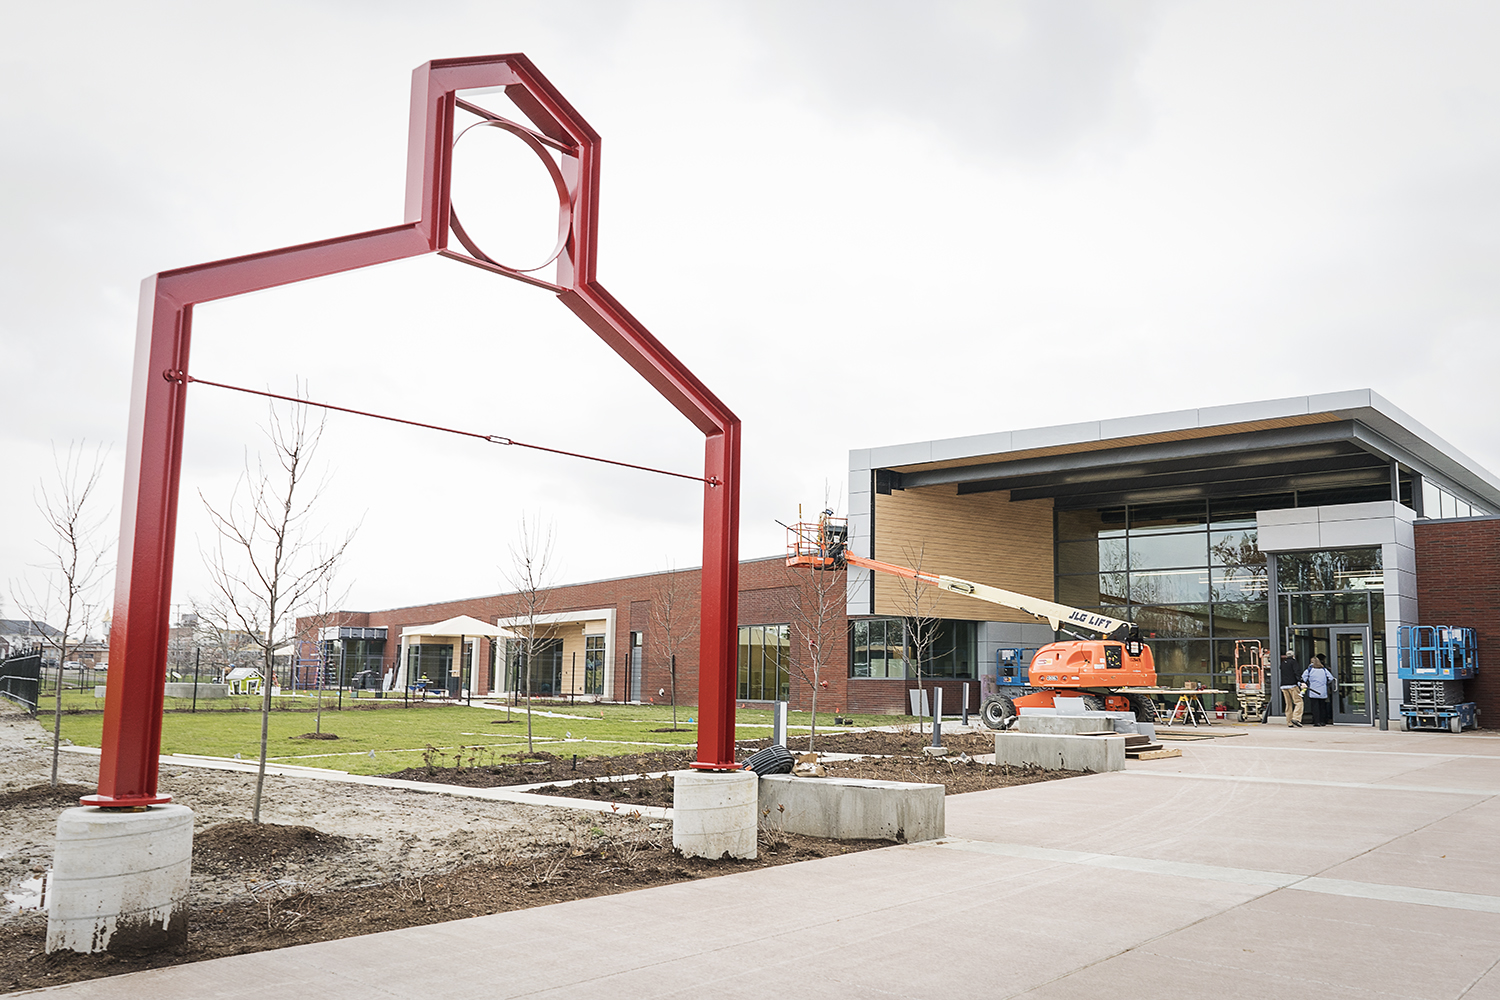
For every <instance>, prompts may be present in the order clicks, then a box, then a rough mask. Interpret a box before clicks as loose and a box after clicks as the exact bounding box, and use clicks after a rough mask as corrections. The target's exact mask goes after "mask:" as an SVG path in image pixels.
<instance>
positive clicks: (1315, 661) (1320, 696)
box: [1302, 653, 1339, 726]
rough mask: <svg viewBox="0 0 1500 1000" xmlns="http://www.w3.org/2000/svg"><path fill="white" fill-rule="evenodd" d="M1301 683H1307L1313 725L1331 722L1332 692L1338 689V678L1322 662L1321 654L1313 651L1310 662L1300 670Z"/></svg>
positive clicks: (1325, 724)
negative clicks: (1304, 668)
mask: <svg viewBox="0 0 1500 1000" xmlns="http://www.w3.org/2000/svg"><path fill="white" fill-rule="evenodd" d="M1302 683H1304V684H1306V685H1307V700H1308V703H1309V704H1310V705H1311V706H1312V717H1313V725H1315V726H1330V725H1332V724H1333V693H1334V692H1335V691H1337V690H1338V686H1339V682H1338V678H1336V677H1334V676H1333V671H1331V670H1329V669H1328V664H1327V663H1325V662H1323V654H1321V653H1314V654H1313V658H1312V662H1311V663H1309V664H1308V665H1307V669H1306V670H1304V671H1302Z"/></svg>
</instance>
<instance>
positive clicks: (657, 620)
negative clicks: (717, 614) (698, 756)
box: [650, 566, 700, 730]
mask: <svg viewBox="0 0 1500 1000" xmlns="http://www.w3.org/2000/svg"><path fill="white" fill-rule="evenodd" d="M655 590H656V593H655V594H654V595H652V596H653V597H654V598H655V600H653V601H652V602H651V615H650V621H651V644H652V645H653V646H655V647H656V652H657V655H659V656H660V657H661V659H662V661H663V662H665V663H666V665H667V671H668V676H669V677H670V678H671V685H672V728H673V729H674V730H675V729H676V728H677V653H678V651H679V650H680V649H682V648H683V646H685V645H686V644H687V643H688V642H689V641H690V640H691V639H692V638H693V636H695V635H697V634H698V625H699V616H700V611H699V609H698V608H695V607H693V606H692V603H691V596H692V595H691V593H690V590H689V588H688V586H687V581H686V580H684V579H683V574H681V573H678V572H677V571H676V569H675V568H673V567H671V566H668V567H667V572H666V573H665V574H663V575H662V576H659V577H657V580H656V587H655Z"/></svg>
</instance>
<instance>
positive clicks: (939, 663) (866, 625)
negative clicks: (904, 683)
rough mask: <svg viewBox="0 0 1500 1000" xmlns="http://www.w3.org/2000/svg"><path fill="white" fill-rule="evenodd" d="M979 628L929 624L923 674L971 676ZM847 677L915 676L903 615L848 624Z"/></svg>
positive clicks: (913, 654) (912, 643) (960, 623)
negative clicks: (929, 630)
mask: <svg viewBox="0 0 1500 1000" xmlns="http://www.w3.org/2000/svg"><path fill="white" fill-rule="evenodd" d="M978 636H979V627H978V625H977V624H976V623H975V622H970V621H956V620H949V619H942V620H940V621H937V622H935V623H934V625H933V629H932V638H931V640H930V641H929V642H928V643H927V649H926V650H925V651H924V655H923V658H922V676H923V677H959V678H962V677H974V676H976V673H975V663H976V653H977V649H978ZM849 638H850V642H849V650H850V662H849V676H850V677H886V678H890V677H894V678H907V677H909V678H912V679H915V678H916V676H917V669H916V664H915V663H914V662H913V660H914V659H915V657H916V646H917V644H916V642H915V641H914V638H913V635H912V630H911V627H910V623H909V622H908V621H907V620H906V619H904V618H868V619H859V620H856V621H853V622H850V623H849Z"/></svg>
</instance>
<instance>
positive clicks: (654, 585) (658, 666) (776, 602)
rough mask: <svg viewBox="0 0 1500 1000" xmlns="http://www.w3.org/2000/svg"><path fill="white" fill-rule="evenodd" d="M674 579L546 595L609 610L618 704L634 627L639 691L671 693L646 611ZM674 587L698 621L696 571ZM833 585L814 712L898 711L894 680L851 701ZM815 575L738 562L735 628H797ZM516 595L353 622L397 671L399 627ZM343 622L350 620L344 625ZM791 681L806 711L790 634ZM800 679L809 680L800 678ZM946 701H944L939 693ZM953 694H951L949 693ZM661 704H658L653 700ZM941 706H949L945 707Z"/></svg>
mask: <svg viewBox="0 0 1500 1000" xmlns="http://www.w3.org/2000/svg"><path fill="white" fill-rule="evenodd" d="M671 575H672V574H667V573H654V574H650V575H646V576H632V577H622V578H620V579H615V580H600V581H596V582H593V583H582V584H573V585H569V586H563V587H554V588H553V589H552V590H550V591H548V593H547V608H546V610H547V612H548V613H560V612H569V611H586V610H593V609H598V608H613V609H614V610H615V635H614V637H613V643H612V644H613V653H614V660H615V662H614V664H613V667H614V675H615V683H614V689H613V690H612V691H608V692H606V694H605V696H606V697H608V698H613V699H615V700H623V699H624V696H625V693H626V692H625V684H626V683H627V678H628V668H629V663H630V633H631V631H632V630H636V631H641V632H644V633H645V637H644V641H645V646H644V649H643V653H642V657H641V660H642V668H641V693H642V695H643V696H647V697H655V696H656V692H657V691H658V690H660V689H662V688H667V689H668V690H670V688H671V671H670V668H669V665H668V661H667V658H666V657H665V656H664V655H662V653H661V651H660V648H659V646H658V645H657V643H656V642H655V641H654V638H653V635H652V624H651V621H650V607H651V605H652V603H653V602H654V601H656V600H658V595H659V592H660V588H661V587H662V586H663V585H664V583H665V581H666V580H667V578H668V577H669V576H671ZM675 576H676V578H677V584H676V585H677V587H678V588H679V595H678V600H679V601H681V602H682V603H683V607H684V610H685V612H686V617H688V618H689V619H691V620H696V619H697V616H698V607H699V584H700V583H701V579H702V578H701V575H700V572H699V571H698V570H696V569H693V570H681V571H678V572H677V573H676V574H675ZM835 583H836V586H837V597H838V606H839V608H840V614H839V615H838V616H837V619H836V621H835V623H834V624H833V625H832V627H830V628H829V630H828V631H829V632H830V635H829V637H828V641H825V645H827V646H828V649H827V650H826V653H827V655H826V658H825V661H824V662H825V666H824V668H823V669H822V670H821V671H820V673H819V678H818V679H819V681H820V682H822V681H826V682H827V687H824V688H821V692H822V693H821V694H819V696H818V711H819V713H820V714H821V713H822V711H823V710H824V709H825V708H826V709H827V710H828V711H830V712H835V711H837V712H843V711H863V712H872V711H873V712H879V711H892V712H894V711H897V710H899V708H900V705H901V704H902V699H903V698H904V697H905V695H904V694H902V691H903V690H904V688H905V685H904V684H903V683H901V682H899V681H875V682H871V681H864V682H862V683H863V684H864V685H866V686H869V685H883V686H885V687H889V688H890V689H891V693H890V694H889V695H888V696H885V697H880V698H874V697H871V698H866V699H864V700H863V701H862V702H861V704H868V705H871V706H874V705H877V704H878V705H881V706H885V707H879V708H877V707H860V706H859V705H858V704H856V705H851V704H850V697H851V695H850V692H849V677H848V674H849V653H848V628H847V626H846V622H845V619H844V617H843V615H842V613H841V612H842V606H843V604H842V596H843V586H844V585H843V576H842V574H839V576H838V579H837V580H836V581H835ZM812 589H813V577H812V574H811V573H808V572H805V571H798V570H790V569H788V568H787V567H786V565H785V563H784V562H783V561H782V560H781V559H780V558H779V557H776V558H771V559H757V560H752V561H747V562H742V563H741V564H740V610H739V621H740V624H741V625H795V622H796V620H797V616H796V607H797V601H798V599H799V596H798V595H799V594H800V595H802V596H801V599H802V600H805V601H808V602H811V600H812ZM513 601H514V595H511V594H492V595H488V596H484V597H475V598H469V599H466V600H460V601H448V602H446V603H443V604H427V605H421V606H417V607H408V608H392V609H390V610H387V611H371V612H368V613H360V618H361V620H359V621H358V622H357V624H360V625H368V626H372V627H379V626H385V628H386V629H387V630H388V638H387V639H386V651H385V664H384V668H385V669H387V670H389V669H392V668H394V667H395V665H396V663H395V660H396V657H397V655H398V654H399V652H400V646H401V629H402V628H404V627H406V626H408V625H430V624H432V623H434V622H439V621H442V620H444V619H445V618H452V617H454V616H455V615H469V616H471V617H474V618H477V619H479V620H480V621H488V622H493V621H495V620H496V619H497V618H504V617H509V616H510V615H512V614H514V613H515V609H514V607H513ZM348 623H349V624H355V623H356V622H355V621H353V620H350V621H349V622H348ZM792 633H793V638H792V671H791V674H792V677H791V689H792V690H791V704H792V707H793V708H797V709H806V708H808V707H809V705H810V703H811V700H812V699H811V694H812V692H811V680H810V670H809V655H808V649H807V645H806V643H805V641H802V640H801V639H800V638H799V637H798V636H797V634H796V629H795V627H794V628H793V630H792ZM488 664H489V644H488V642H487V641H486V642H484V643H481V646H480V649H479V659H478V662H477V663H476V664H475V667H476V670H477V671H478V672H479V676H480V679H481V681H483V680H485V679H486V674H487V668H488ZM804 674H806V675H807V676H804ZM481 690H485V689H484V688H483V687H481ZM945 697H946V696H945ZM955 697H956V695H955ZM658 700H659V699H658ZM697 702H698V636H697V635H696V634H695V635H694V636H693V637H692V638H691V639H690V640H689V641H687V642H684V643H683V644H682V645H681V647H680V648H679V650H678V653H677V703H678V704H679V705H696V704H697ZM945 704H948V703H947V702H945Z"/></svg>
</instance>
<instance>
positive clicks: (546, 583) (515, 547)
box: [505, 514, 552, 753]
mask: <svg viewBox="0 0 1500 1000" xmlns="http://www.w3.org/2000/svg"><path fill="white" fill-rule="evenodd" d="M551 564H552V525H551V524H550V523H549V524H545V525H544V524H542V523H541V521H539V520H538V519H536V518H532V519H531V520H527V517H526V515H525V514H522V515H521V524H520V527H519V528H518V529H517V531H516V540H515V542H514V543H513V544H512V545H511V546H510V570H509V572H507V573H506V574H505V577H506V580H507V581H509V583H510V585H511V587H512V589H513V590H514V591H515V593H514V594H512V595H511V617H512V619H513V622H514V624H512V625H510V626H509V628H510V630H511V631H513V632H516V633H519V635H520V637H521V638H520V647H521V648H520V652H521V662H520V665H519V666H520V671H521V693H522V695H523V696H524V697H525V699H526V752H527V753H531V752H532V751H533V750H534V749H535V746H534V744H533V742H532V735H531V673H532V670H533V668H534V666H535V664H536V660H537V656H538V655H539V654H540V653H541V651H542V647H544V646H546V645H547V644H548V642H549V641H550V640H551V638H552V637H551V634H550V633H551V628H550V627H549V623H547V622H546V621H545V617H546V614H547V596H548V595H547V589H548V588H549V587H550V586H551V585H552V567H551Z"/></svg>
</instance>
